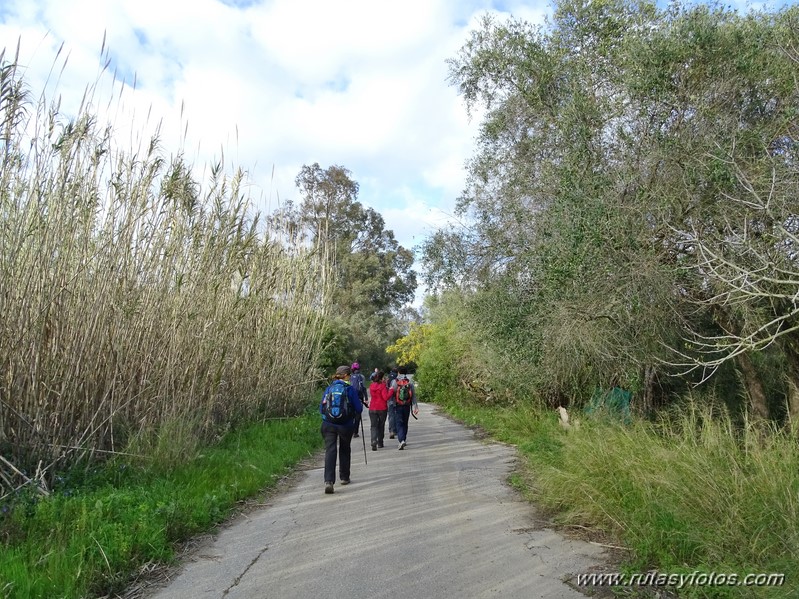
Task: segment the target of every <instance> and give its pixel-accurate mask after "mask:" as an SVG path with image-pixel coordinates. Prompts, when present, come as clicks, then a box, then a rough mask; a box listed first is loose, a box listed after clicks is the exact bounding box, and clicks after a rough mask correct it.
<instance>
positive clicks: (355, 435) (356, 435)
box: [352, 433, 360, 439]
mask: <svg viewBox="0 0 799 599" xmlns="http://www.w3.org/2000/svg"><path fill="white" fill-rule="evenodd" d="M355 437H360V435H359V434H358V433H355V434H354V435H353V436H352V438H353V439H354V438H355Z"/></svg>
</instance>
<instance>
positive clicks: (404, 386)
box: [396, 378, 413, 406]
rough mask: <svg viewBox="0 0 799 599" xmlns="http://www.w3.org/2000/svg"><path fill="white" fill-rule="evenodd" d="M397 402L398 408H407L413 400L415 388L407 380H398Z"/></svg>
mask: <svg viewBox="0 0 799 599" xmlns="http://www.w3.org/2000/svg"><path fill="white" fill-rule="evenodd" d="M396 400H397V405H398V406H407V405H408V404H409V403H411V401H412V400H413V387H411V382H410V381H409V380H408V379H407V378H401V379H397V391H396Z"/></svg>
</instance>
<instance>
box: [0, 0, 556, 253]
mask: <svg viewBox="0 0 799 599" xmlns="http://www.w3.org/2000/svg"><path fill="white" fill-rule="evenodd" d="M231 4H235V2H233V3H231V2H221V1H219V0H182V1H178V0H167V1H164V0H70V1H69V2H66V1H64V0H4V1H3V3H2V6H0V46H4V47H6V48H7V54H8V52H13V48H14V47H15V46H16V43H17V39H18V38H21V39H22V50H21V55H22V61H23V62H24V63H25V64H27V65H28V66H29V69H28V70H29V78H28V82H29V84H30V85H31V87H32V88H34V89H38V88H40V87H41V86H43V85H44V81H45V80H46V78H47V77H48V72H49V71H50V69H51V67H52V66H53V62H54V58H55V52H56V50H57V49H58V47H59V46H60V45H61V43H62V42H63V44H64V52H63V55H62V57H61V58H60V59H59V63H58V67H57V68H56V76H57V74H58V71H59V70H60V66H61V61H63V56H66V54H69V60H68V63H67V67H66V69H65V70H64V72H63V75H62V76H61V78H60V80H59V81H58V83H57V85H54V82H53V81H51V90H55V91H56V92H57V93H59V94H61V96H62V97H63V99H64V106H65V107H69V108H68V109H74V108H73V107H76V106H77V104H78V102H79V100H80V97H81V96H82V94H83V92H84V90H85V89H86V86H87V85H91V84H93V83H95V82H96V81H97V78H98V74H99V73H100V71H101V65H102V60H103V57H102V55H101V45H102V41H103V37H104V36H105V38H106V43H105V45H106V48H107V51H108V54H107V56H109V57H110V59H111V63H110V66H109V69H110V70H111V71H112V72H113V71H114V70H116V71H117V77H118V78H119V79H122V80H124V81H126V83H127V84H128V85H130V84H132V81H133V77H134V75H135V78H136V90H135V92H134V91H133V90H131V89H128V90H126V91H125V93H124V94H123V95H122V98H123V100H122V103H123V104H124V110H123V109H122V108H120V107H112V108H111V110H113V111H116V112H117V113H118V114H117V116H116V120H115V123H116V124H117V126H118V129H119V132H120V135H122V136H123V139H124V138H125V137H126V136H130V137H131V138H134V139H135V138H136V136H140V137H141V136H144V135H145V133H144V131H145V130H149V129H150V128H151V127H154V125H155V123H157V122H158V121H159V120H163V124H162V129H161V138H162V141H163V145H164V147H165V149H166V150H167V151H176V150H178V144H180V143H184V144H185V146H184V151H185V155H186V156H187V157H188V158H189V159H190V160H194V161H195V162H196V166H197V169H198V172H200V173H201V172H202V170H203V167H204V165H206V164H207V163H208V162H210V161H211V160H212V159H218V158H219V157H220V156H221V154H222V153H224V156H225V161H226V164H227V165H228V166H231V167H232V166H234V165H235V166H241V167H242V168H245V169H247V170H249V171H250V173H251V176H252V187H251V191H252V195H253V198H254V200H256V201H257V203H258V206H259V207H260V208H262V209H267V208H272V207H274V206H276V205H277V203H278V201H284V200H286V199H289V198H293V197H295V195H296V190H295V187H294V177H295V176H296V174H297V173H298V172H299V170H300V168H301V167H302V165H303V164H310V163H313V162H318V163H319V164H320V165H321V166H323V167H326V166H329V165H332V164H339V165H342V166H345V167H346V168H348V169H350V170H351V171H352V173H353V177H354V178H355V179H356V180H357V181H359V183H360V184H361V195H360V199H361V201H362V202H363V203H365V204H367V205H369V206H371V207H373V208H374V209H375V210H377V211H379V212H380V213H381V214H383V216H384V218H385V219H386V222H387V226H388V227H389V228H391V229H393V230H395V231H396V232H397V237H398V239H400V241H401V243H403V244H404V245H407V246H409V247H410V246H413V245H416V244H418V243H419V241H420V240H421V237H422V236H423V235H426V234H429V232H431V231H432V230H433V229H434V228H436V227H437V226H440V225H441V224H442V222H443V221H442V219H445V218H446V217H445V216H444V215H446V214H447V213H448V212H449V211H451V210H452V207H453V205H454V202H455V199H456V197H457V196H458V194H459V193H460V192H461V191H462V188H463V184H464V176H465V173H464V170H463V165H464V162H465V160H466V159H467V158H468V156H469V155H470V154H471V152H472V149H473V136H474V134H475V132H476V124H477V122H478V121H477V120H474V121H472V122H469V121H468V120H467V119H466V114H465V108H464V105H463V103H462V101H461V99H460V98H459V97H458V96H457V93H456V90H455V89H454V88H452V87H451V86H449V85H448V84H447V82H446V78H447V66H446V64H445V60H446V59H448V58H451V57H453V56H454V55H455V54H456V52H457V50H458V49H459V48H460V46H461V45H462V44H463V43H464V42H465V41H466V39H467V32H468V30H469V29H470V28H471V27H474V26H475V24H476V22H477V15H479V14H481V13H482V12H484V11H486V10H492V11H493V10H495V8H493V6H494V5H495V4H496V3H495V2H492V0H470V1H468V2H464V1H462V0H407V1H406V2H403V3H398V2H386V1H378V0H338V1H336V2H329V1H326V0H270V1H266V2H251V3H245V4H246V5H245V6H243V7H236V6H231ZM545 6H547V5H546V3H544V2H524V1H520V2H516V3H511V4H507V3H506V4H505V6H503V9H504V10H512V11H513V12H514V13H516V14H518V15H519V16H522V17H525V18H528V19H535V20H540V19H541V18H542V16H543V14H545V13H546V12H548V11H549V9H548V8H544V7H545ZM105 80H107V81H106V83H103V84H102V85H101V89H102V90H105V93H110V91H109V90H110V89H111V83H110V77H109V76H106V77H105ZM114 89H115V90H118V89H119V84H118V83H117V84H116V85H115V87H114ZM101 95H102V94H101V92H100V91H98V93H97V96H98V97H99V96H101ZM148 114H150V115H151V116H150V118H149V123H148V124H145V119H146V117H147V115H148ZM130 115H135V116H133V117H132V120H131V116H130ZM184 136H185V137H184ZM409 219H410V220H412V221H413V223H414V227H413V233H412V234H410V235H406V232H407V231H408V227H407V226H406V224H407V222H408V220H409Z"/></svg>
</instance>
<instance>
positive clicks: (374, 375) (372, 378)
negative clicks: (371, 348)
mask: <svg viewBox="0 0 799 599" xmlns="http://www.w3.org/2000/svg"><path fill="white" fill-rule="evenodd" d="M378 372H380V369H379V368H377V367H375V370H374V372H373V373H372V374H370V375H369V380H370V381H371V382H374V381H375V377H376V376H377V373H378Z"/></svg>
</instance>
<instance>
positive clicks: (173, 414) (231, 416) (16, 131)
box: [0, 55, 329, 496]
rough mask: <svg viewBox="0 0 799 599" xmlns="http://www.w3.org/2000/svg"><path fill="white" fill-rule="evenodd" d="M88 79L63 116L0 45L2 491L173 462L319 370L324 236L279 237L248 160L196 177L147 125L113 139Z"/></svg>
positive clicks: (296, 403)
mask: <svg viewBox="0 0 799 599" xmlns="http://www.w3.org/2000/svg"><path fill="white" fill-rule="evenodd" d="M94 89H95V88H93V87H89V88H87V93H86V95H85V97H84V101H83V103H82V104H81V108H80V110H79V112H78V113H77V114H76V115H74V116H69V115H65V114H63V113H62V112H61V110H60V106H59V103H58V102H52V101H48V100H47V99H46V98H45V96H44V94H42V97H41V98H40V99H39V100H38V101H33V100H32V95H31V93H30V92H29V91H28V90H27V89H26V87H25V83H24V81H23V79H22V78H21V77H20V74H19V71H18V69H17V67H16V64H15V63H14V62H4V61H3V55H0V135H1V136H2V139H0V143H2V144H3V145H2V152H3V156H2V165H1V166H0V214H2V224H0V496H2V495H4V494H7V493H8V492H9V491H11V490H13V489H17V488H19V487H20V486H21V485H29V486H35V487H37V488H38V489H40V490H41V492H43V493H46V492H47V485H48V481H49V480H50V477H51V476H52V475H53V473H54V472H56V471H57V470H60V469H63V468H68V467H70V466H73V465H74V464H76V463H79V462H87V461H88V462H90V461H92V460H95V459H97V458H99V457H102V456H105V455H109V454H113V453H114V452H121V451H135V452H137V453H143V454H145V455H150V454H152V453H153V452H156V451H161V452H166V453H167V455H166V456H165V457H167V458H169V459H179V458H180V456H181V455H185V454H187V453H190V452H191V449H192V447H193V444H195V443H197V442H199V441H201V440H207V439H209V438H212V437H213V436H215V435H217V434H219V433H220V432H222V431H224V430H225V429H226V428H228V427H230V426H231V425H233V424H235V423H238V422H242V421H246V420H253V419H257V418H267V417H272V416H279V415H286V414H293V413H297V412H298V411H299V410H300V409H301V407H302V405H303V402H304V401H306V398H307V396H308V390H309V388H310V387H312V386H313V385H314V382H315V380H316V379H317V378H318V375H317V373H316V372H315V370H314V369H315V364H316V362H317V356H318V354H319V352H320V346H321V339H320V329H321V326H319V324H320V320H321V319H322V318H323V317H324V316H325V313H326V311H327V309H328V308H327V306H328V303H329V302H328V297H329V277H328V270H327V266H326V264H327V263H328V261H327V260H326V248H324V247H302V246H299V245H287V244H286V243H285V242H284V241H283V242H278V241H276V238H275V237H273V236H272V235H271V234H270V231H269V230H268V229H267V230H265V229H264V228H263V227H262V225H261V224H260V222H259V220H258V216H257V215H254V216H253V215H252V214H251V209H250V203H249V200H248V197H247V195H246V192H245V189H246V183H247V181H246V175H245V173H244V172H242V171H241V170H238V171H236V172H234V173H233V174H226V173H225V172H224V170H225V169H224V168H223V166H222V165H221V164H217V165H214V166H213V167H212V168H211V174H210V178H209V181H207V183H205V185H200V184H198V183H196V182H195V181H194V179H193V177H192V174H191V172H192V169H191V165H189V164H187V163H186V162H185V161H184V159H183V158H182V156H181V154H180V152H177V153H174V154H173V155H172V156H167V154H166V153H165V151H164V149H163V148H162V147H161V144H160V142H159V137H158V130H157V128H156V130H155V132H154V133H153V135H152V136H151V137H149V138H148V139H147V140H146V143H143V144H138V145H137V144H136V143H131V144H130V146H131V147H130V148H123V147H122V144H120V143H118V141H117V139H116V138H115V131H116V128H115V125H114V123H103V122H102V120H101V118H99V117H98V116H97V114H96V112H94V111H92V109H91V107H92V106H96V105H97V99H96V98H95V97H93V95H92V94H93V93H95V91H94ZM137 126H138V123H133V127H132V128H133V130H136V128H137Z"/></svg>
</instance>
